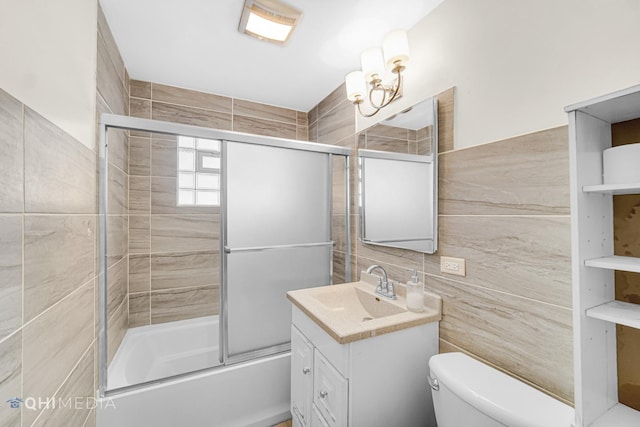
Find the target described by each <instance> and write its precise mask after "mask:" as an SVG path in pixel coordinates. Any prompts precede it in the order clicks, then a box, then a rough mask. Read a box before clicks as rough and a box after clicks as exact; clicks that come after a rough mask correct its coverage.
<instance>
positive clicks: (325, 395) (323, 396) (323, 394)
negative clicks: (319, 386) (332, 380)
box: [320, 390, 329, 399]
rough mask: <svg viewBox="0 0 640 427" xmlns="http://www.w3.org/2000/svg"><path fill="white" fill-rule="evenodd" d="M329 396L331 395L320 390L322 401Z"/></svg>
mask: <svg viewBox="0 0 640 427" xmlns="http://www.w3.org/2000/svg"><path fill="white" fill-rule="evenodd" d="M328 394H329V393H327V392H326V391H324V390H320V399H324V398H325V397H327V395H328Z"/></svg>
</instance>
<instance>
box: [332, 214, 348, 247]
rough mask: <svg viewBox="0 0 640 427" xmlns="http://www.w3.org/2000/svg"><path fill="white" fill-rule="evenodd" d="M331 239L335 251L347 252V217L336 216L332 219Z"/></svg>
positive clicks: (342, 215)
mask: <svg viewBox="0 0 640 427" xmlns="http://www.w3.org/2000/svg"><path fill="white" fill-rule="evenodd" d="M331 239H332V240H333V241H334V247H333V249H334V250H335V251H341V252H344V251H346V248H347V247H346V241H347V239H346V215H344V214H337V215H336V214H334V215H332V217H331Z"/></svg>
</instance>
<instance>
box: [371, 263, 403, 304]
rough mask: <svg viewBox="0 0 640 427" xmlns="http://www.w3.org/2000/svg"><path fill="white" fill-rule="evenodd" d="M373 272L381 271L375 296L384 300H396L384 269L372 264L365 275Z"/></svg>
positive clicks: (391, 283)
mask: <svg viewBox="0 0 640 427" xmlns="http://www.w3.org/2000/svg"><path fill="white" fill-rule="evenodd" d="M373 270H380V271H382V277H381V278H380V279H379V280H378V286H376V294H377V295H380V296H383V297H385V298H389V299H396V290H395V289H394V286H393V282H390V281H389V279H388V277H387V272H386V271H385V269H384V267H382V266H381V265H378V264H374V265H372V266H371V267H369V268H367V274H371V273H372V272H373Z"/></svg>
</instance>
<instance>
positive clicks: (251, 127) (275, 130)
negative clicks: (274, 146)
mask: <svg viewBox="0 0 640 427" xmlns="http://www.w3.org/2000/svg"><path fill="white" fill-rule="evenodd" d="M233 130H234V131H236V132H245V133H253V134H256V135H264V136H274V137H278V138H288V139H295V138H296V125H295V124H291V123H283V122H276V121H273V120H266V119H259V118H255V117H246V116H239V115H234V116H233Z"/></svg>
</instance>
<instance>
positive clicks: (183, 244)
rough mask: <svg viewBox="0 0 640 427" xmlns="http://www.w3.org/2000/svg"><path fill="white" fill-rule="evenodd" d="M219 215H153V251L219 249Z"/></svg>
mask: <svg viewBox="0 0 640 427" xmlns="http://www.w3.org/2000/svg"><path fill="white" fill-rule="evenodd" d="M219 224H220V218H219V215H153V216H152V218H151V252H152V253H153V252H170V251H180V252H183V251H203V250H217V249H218V248H219V238H220V231H219V228H220V225H219Z"/></svg>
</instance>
